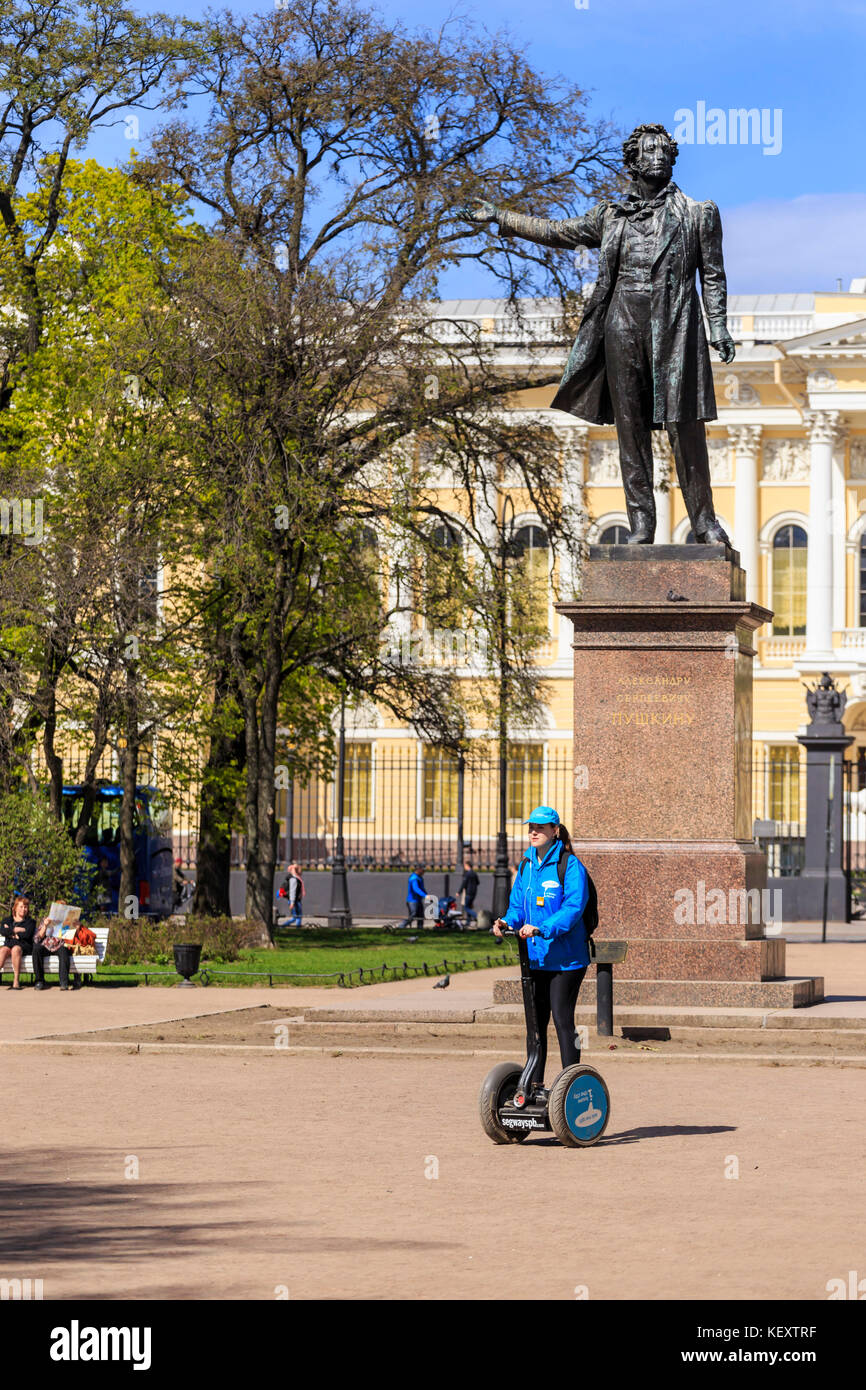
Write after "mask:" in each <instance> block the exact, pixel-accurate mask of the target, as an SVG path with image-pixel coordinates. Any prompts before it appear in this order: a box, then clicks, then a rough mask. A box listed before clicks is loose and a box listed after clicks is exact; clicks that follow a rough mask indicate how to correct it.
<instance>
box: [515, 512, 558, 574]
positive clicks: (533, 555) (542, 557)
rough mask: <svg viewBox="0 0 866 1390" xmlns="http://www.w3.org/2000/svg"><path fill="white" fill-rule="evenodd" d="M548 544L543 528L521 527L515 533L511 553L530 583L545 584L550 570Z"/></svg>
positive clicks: (534, 526)
mask: <svg viewBox="0 0 866 1390" xmlns="http://www.w3.org/2000/svg"><path fill="white" fill-rule="evenodd" d="M549 552H550V542H549V540H548V538H547V532H546V531H545V529H544V527H543V526H536V525H530V526H521V527H519V528H518V530H517V531H515V533H514V536H513V538H512V542H511V553H512V555H513V556H514V558H515V559H516V560H517V561H518V562H519V563H520V564H521V566H522V567H523V570H524V573H525V575H526V578H527V579H528V580H529V582H530V583H534V582H535V581H536V580H537V581H538V582H539V583H543V584H544V585H545V586H546V584H547V578H548V572H549V568H550V559H549Z"/></svg>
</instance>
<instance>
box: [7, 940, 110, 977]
mask: <svg viewBox="0 0 866 1390" xmlns="http://www.w3.org/2000/svg"><path fill="white" fill-rule="evenodd" d="M91 931H92V932H93V934H94V936H95V937H96V944H95V946H94V948H93V953H92V954H88V955H86V956H83V955H79V956H72V957H71V959H70V961H69V977H70V979H71V978H72V976H73V975H95V974H96V968H97V966H98V965H101V964H102V962H103V961H104V960H105V952H106V951H107V950H108V932H109V928H108V927H92V928H91ZM0 973H2V974H4V975H11V974H12V961H11V960H7V961H6V962H5V963H4V965H3V967H2V971H0ZM21 973H22V975H25V974H32V973H33V957H32V956H30V955H27V956H25V957H24V959H23V960H22V962H21ZM59 974H60V963H59V962H58V960H57V956H56V954H55V953H54V952H53V951H46V953H45V977H46V979H47V978H48V976H49V975H59Z"/></svg>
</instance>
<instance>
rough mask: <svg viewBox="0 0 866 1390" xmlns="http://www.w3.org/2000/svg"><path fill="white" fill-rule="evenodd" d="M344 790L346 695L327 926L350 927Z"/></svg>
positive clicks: (343, 708)
mask: <svg viewBox="0 0 866 1390" xmlns="http://www.w3.org/2000/svg"><path fill="white" fill-rule="evenodd" d="M345 792H346V697H345V695H344V696H343V698H342V700H341V701H340V750H339V758H338V765H337V840H336V844H335V845H334V860H333V863H332V865H331V907H330V911H329V912H328V926H329V927H351V925H352V911H351V908H350V907H349V884H348V881H347V878H346V847H345V844H344V842H343V807H344V799H345Z"/></svg>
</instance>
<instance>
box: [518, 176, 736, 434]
mask: <svg viewBox="0 0 866 1390" xmlns="http://www.w3.org/2000/svg"><path fill="white" fill-rule="evenodd" d="M668 190H669V191H668V195H667V197H666V198H665V200H664V204H663V207H662V210H661V214H660V216H659V224H658V233H657V240H656V247H655V256H654V260H653V266H652V307H651V315H652V366H653V420H652V421H651V422H648V423H652V424H654V425H661V424H663V423H664V422H666V421H668V420H671V421H685V420H715V419H716V418H717V412H716V400H715V394H714V391H713V373H712V368H711V366H710V354H709V350H708V348H707V338H706V334H705V332H704V324H703V318H702V316H701V308H700V301H699V299H698V292H697V288H696V286H695V273H696V272H699V273H700V277H701V288H702V291H703V299H704V308H705V309H706V312H707V319H708V320H709V323H710V331H711V334H713V335H715V333H716V332H717V331H719V330H721V329H723V328H725V327H726V323H727V285H726V282H725V269H724V263H723V260H722V223H721V218H720V217H719V210H718V208H717V207H716V205H715V203H711V202H705V203H697V202H695V201H694V199H692V198H687V197H686V195H685V194H684V193H683V192H682V191H681V190H680V189H679V188H678V187H677V186H676V184H674V183H671V184H669V185H668ZM616 207H617V205H616V204H615V203H598V204H597V205H596V207H594V208H592V209H591V210H590V211H589V212H588V213H587V214H586V215H585V216H584V217H568V218H564V219H562V220H559V221H557V220H553V219H550V218H544V217H527V216H524V215H523V214H522V213H515V212H505V211H503V212H500V213H499V214H498V219H497V220H498V222H499V230H500V231H501V232H502V233H503V234H504V235H506V236H513V235H517V236H523V237H527V238H528V239H529V240H530V241H537V242H541V243H542V244H543V245H545V246H560V247H563V248H572V247H576V246H589V247H599V248H600V250H599V257H598V280H597V281H596V284H595V289H594V290H593V292H592V296H591V298H590V300H589V303H588V304H587V306H586V309H585V311H584V315H583V318H582V319H581V323H580V328H579V330H578V334H577V337H576V338H575V341H574V346H573V347H572V349H571V353H570V354H569V358H568V362H567V364H566V367H565V372H564V374H563V378H562V381H561V383H560V386H559V390H558V391H557V393H556V395H555V396H554V398H553V401H552V404H553V405H554V406H555V407H556V408H557V409H559V410H566V411H568V412H569V414H571V415H577V416H579V417H580V419H581V420H588V421H590V423H591V424H595V425H609V424H612V423H613V421H614V415H613V405H612V402H611V396H610V388H609V386H608V381H607V373H606V368H605V355H604V333H605V323H606V319H607V312H608V307H609V305H610V300H611V296H612V294H613V291H614V286H615V284H616V274H617V266H618V263H619V254H620V248H621V246H622V239H623V233H624V230H625V227H626V218H625V217H624V216H622V215H621V214H617V212H616ZM611 327H613V325H611Z"/></svg>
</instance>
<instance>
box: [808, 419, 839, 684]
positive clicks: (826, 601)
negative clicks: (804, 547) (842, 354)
mask: <svg viewBox="0 0 866 1390" xmlns="http://www.w3.org/2000/svg"><path fill="white" fill-rule="evenodd" d="M803 418H804V421H805V424H806V427H807V429H808V431H809V443H810V460H809V551H808V555H809V558H808V572H807V573H808V592H807V595H806V650H805V652H804V653H803V657H804V660H806V661H809V662H822V661H832V660H833V477H832V471H833V445H834V443H835V441H836V436H837V432H838V428H839V412H838V410H807V411H804V414H803Z"/></svg>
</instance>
